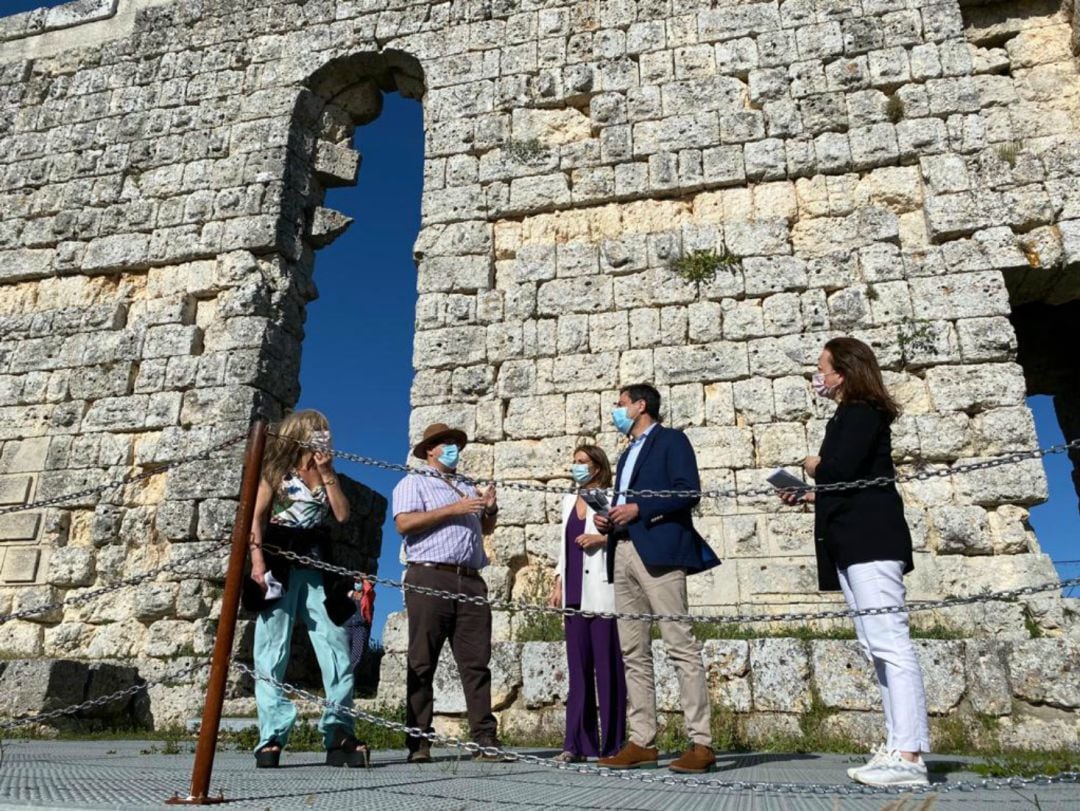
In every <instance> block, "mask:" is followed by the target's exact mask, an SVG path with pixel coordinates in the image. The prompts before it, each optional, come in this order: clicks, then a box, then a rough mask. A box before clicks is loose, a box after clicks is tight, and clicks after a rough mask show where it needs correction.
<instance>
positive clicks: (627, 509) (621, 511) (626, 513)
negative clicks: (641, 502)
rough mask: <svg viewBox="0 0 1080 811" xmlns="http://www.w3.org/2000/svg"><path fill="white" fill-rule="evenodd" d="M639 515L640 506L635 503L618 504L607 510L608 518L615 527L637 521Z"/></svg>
mask: <svg viewBox="0 0 1080 811" xmlns="http://www.w3.org/2000/svg"><path fill="white" fill-rule="evenodd" d="M639 515H641V508H640V507H639V506H638V505H637V504H620V505H619V506H618V507H612V508H611V510H610V511H609V512H608V518H610V519H611V523H613V524H614V525H615V526H617V527H625V526H626V525H627V524H629V523H631V522H632V521H637V519H638V516H639Z"/></svg>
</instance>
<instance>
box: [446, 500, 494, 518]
mask: <svg viewBox="0 0 1080 811" xmlns="http://www.w3.org/2000/svg"><path fill="white" fill-rule="evenodd" d="M485 509H487V501H486V500H485V499H484V497H483V496H466V497H465V498H463V499H461V500H460V501H458V502H457V503H456V504H451V505H450V514H451V515H480V514H481V513H483V512H484V510H485Z"/></svg>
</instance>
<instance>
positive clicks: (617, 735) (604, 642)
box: [549, 445, 626, 763]
mask: <svg viewBox="0 0 1080 811" xmlns="http://www.w3.org/2000/svg"><path fill="white" fill-rule="evenodd" d="M570 473H571V476H572V477H573V479H574V482H575V483H576V484H578V485H579V486H580V487H581V488H582V489H594V488H595V489H608V488H610V487H611V481H612V477H611V462H609V461H608V458H607V455H606V454H605V453H604V452H603V451H602V450H601V449H600V448H598V447H597V446H596V445H581V446H579V447H578V449H577V450H575V451H574V464H573V466H572V467H571V468H570ZM594 515H595V512H594V511H593V509H592V507H590V506H589V505H588V504H587V503H586V502H585V499H583V498H582V497H581V496H580V495H567V496H565V497H564V498H563V504H562V543H561V544H560V554H559V565H558V570H557V571H558V574H557V575H556V578H555V584H554V586H553V587H552V590H551V596H550V598H549V604H550V605H552V606H554V607H558V606H560V605H565V606H566V607H567V608H580V609H581V610H583V611H596V612H612V611H614V610H615V590H614V587H613V586H612V585H611V583H609V582H608V581H607V538H606V536H604V535H601V534H600V533H599V532H597V530H596V525H595V524H594V523H593V516H594ZM565 622H566V659H567V664H568V665H569V671H570V692H569V695H568V696H567V699H566V738H565V740H564V742H563V752H562V754H561V755H558V756H557V757H556V758H555V759H556V760H558V761H560V762H563V763H580V762H582V761H584V760H585V758H586V757H608V756H610V755H613V754H615V753H616V752H618V751H619V749H620V747H621V746H622V744H623V738H624V737H625V734H626V677H625V674H624V672H623V661H622V653H621V652H620V650H619V631H618V626H617V625H616V621H615V620H614V619H609V618H603V617H582V616H576V615H575V616H568V617H566V619H565ZM598 714H599V722H600V723H599V728H598V727H597V720H598V719H597V715H598Z"/></svg>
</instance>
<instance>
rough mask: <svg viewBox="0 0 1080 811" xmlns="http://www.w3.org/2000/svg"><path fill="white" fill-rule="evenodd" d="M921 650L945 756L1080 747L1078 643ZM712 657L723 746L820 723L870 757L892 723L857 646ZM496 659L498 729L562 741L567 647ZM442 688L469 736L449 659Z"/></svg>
mask: <svg viewBox="0 0 1080 811" xmlns="http://www.w3.org/2000/svg"><path fill="white" fill-rule="evenodd" d="M387 642H388V645H387V655H388V659H387V661H388V663H389V667H391V668H396V667H397V665H396V664H394V662H395V661H396V660H397V657H399V656H400V655H402V654H403V653H404V650H405V644H404V643H405V640H404V638H403V637H401V636H398V635H392V636H390V637H388V640H387ZM915 649H916V652H917V655H918V657H919V663H920V665H921V668H922V672H923V678H924V681H925V685H926V700H927V710H928V712H929V714H930V719H931V744H932V746H933V747H934V748H935V749H937V748H938V747H939V745H940V744H941V742H942V741H943V739H944V738H945V737H946V736H949V735H951V736H955V735H956V729H957V728H958V727H960V728H963V729H965V730H966V733H965V734H966V735H967V738H968V740H971V741H973V742H977V743H978V744H979V745H982V746H986V747H993V746H994V745H1000V746H1003V747H1006V748H1018V749H1051V750H1062V749H1074V750H1075V749H1077V748H1080V736H1078V727H1077V723H1076V712H1077V710H1078V709H1080V674H1078V673H1077V669H1076V663H1075V662H1076V656H1077V654H1078V652H1080V651H1078V647H1077V641H1076V640H1075V639H1069V640H1062V639H1027V640H1017V641H1003V640H976V639H969V640H943V639H923V640H916V642H915ZM703 656H704V659H705V664H706V669H707V673H708V680H709V693H710V697H711V700H712V704H713V709H714V722H713V726H714V734H715V735H716V736H717V740H718V741H719V740H721V736H725V735H726V736H732V737H734V738H735V739H737V740H739V741H741V742H743V743H744V744H749V745H751V746H753V745H755V744H757V745H760V744H761V743H762V742H765V741H771V742H773V743H775V742H776V741H777V739H778V738H779V739H784V738H787V739H798V738H800V737H801V736H802V735H803V734H804V732H808V731H809V727H810V724H815V725H817V729H818V730H819V733H818V734H820V733H825V734H831V735H835V736H836V737H838V738H840V739H843V740H847V741H853V742H856V743H858V744H859V745H862V746H865V747H867V748H871V747H873V746H876V745H877V744H878V743H879V742H880V741H879V738H880V735H881V729H882V727H883V726H884V723H885V722H884V717H883V716H882V714H881V710H880V708H881V698H880V695H879V694H878V687H877V681H876V679H875V677H874V671H873V667H872V666H871V665H870V664H869V662H867V660H866V657H865V656H864V655H863V653H862V651H861V650H860V649H859V646H858V643H857V642H855V641H854V640H852V641H847V640H833V639H817V640H810V641H807V640H800V639H790V638H782V637H781V638H763V639H751V640H717V639H711V640H707V641H706V642H705V643H704V654H703ZM653 657H654V661H655V663H656V665H655V666H656V686H657V711H658V712H659V713H660V720H661V723H662V724H674V725H675V726H677V727H680V728H681V724H682V703H681V699H680V695H679V687H678V685H679V680H678V677H677V674H676V672H675V669H674V666H673V665H672V664H671V661H670V660H669V659H668V657H667V652H666V650H665V648H664V643H663V642H660V641H656V642H654V643H653ZM491 661H492V690H491V695H492V703H493V705H494V707H495V709H496V711H497V714H498V716H499V723H500V729H502V730H503V731H504V732H506V733H508V734H511V735H516V736H522V737H525V738H526V739H531V740H540V739H543V738H549V739H553V740H556V741H558V742H560V743H561V740H562V733H563V730H564V729H565V708H564V704H565V701H566V695H567V685H568V683H569V677H568V674H567V666H566V648H565V646H564V645H563V644H562V643H560V642H525V643H515V642H501V643H497V644H496V645H495V646H494V650H493V651H492V660H491ZM385 667H386V666H385V665H384V669H385ZM393 672H396V671H393ZM435 678H436V687H437V691H436V698H435V711H436V713H437V716H436V728H437V729H438V730H439V731H440V732H442V733H443V734H449V735H462V734H464V735H467V734H468V724H467V720H466V718H465V710H466V708H465V698H464V695H463V693H462V691H461V682H460V677H459V676H458V673H457V670H456V667H455V666H454V663H453V659H452V657H444V660H443V661H440V663H439V669H438V671H437V672H436V676H435ZM380 699H385V700H386V701H388V702H403V701H404V700H405V681H404V678H399V679H394V680H392V681H391V682H390V683H389V684H387V685H386V687H385V688H384V689H383V690H381V691H380ZM952 739H953V740H955V737H953V738H952ZM555 745H557V744H555Z"/></svg>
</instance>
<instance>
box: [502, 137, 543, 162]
mask: <svg viewBox="0 0 1080 811" xmlns="http://www.w3.org/2000/svg"><path fill="white" fill-rule="evenodd" d="M502 148H503V152H504V153H505V154H506V157H507V158H508V159H509V160H511V161H513V162H514V163H537V162H538V161H542V160H544V159H545V158H547V156H548V155H549V154H550V152H551V150H549V149H548V148H547V147H546V146H544V145H543V144H542V143H540V139H539V138H528V139H525V140H523V141H518V140H515V139H513V138H507V139H506V141H505V142H503V147H502Z"/></svg>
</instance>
